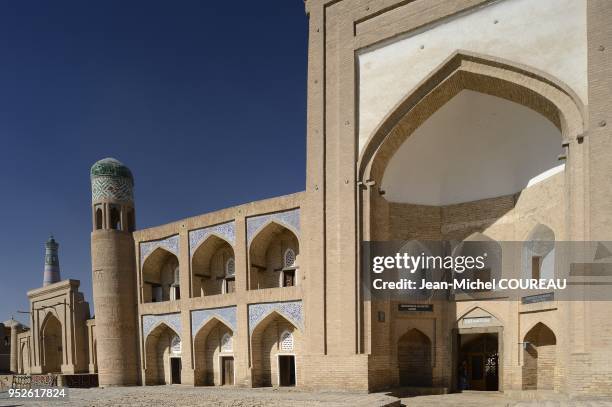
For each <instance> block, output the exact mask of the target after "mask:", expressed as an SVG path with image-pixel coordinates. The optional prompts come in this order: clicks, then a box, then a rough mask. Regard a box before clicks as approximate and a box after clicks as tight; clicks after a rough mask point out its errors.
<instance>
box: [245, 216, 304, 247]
mask: <svg viewBox="0 0 612 407" xmlns="http://www.w3.org/2000/svg"><path fill="white" fill-rule="evenodd" d="M270 221H274V222H277V223H279V224H281V225H284V226H288V227H289V229H291V230H293V231H294V232H296V233H299V232H300V208H296V209H292V210H290V211H286V212H277V213H270V214H267V215H260V216H253V217H251V218H247V241H248V242H249V243H251V240H253V238H254V237H255V235H257V233H258V232H259V231H260V229H261V228H262V227H264V226H265V225H266V224H268V222H270Z"/></svg>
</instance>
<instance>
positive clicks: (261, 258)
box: [249, 221, 300, 289]
mask: <svg viewBox="0 0 612 407" xmlns="http://www.w3.org/2000/svg"><path fill="white" fill-rule="evenodd" d="M299 253H300V244H299V240H298V237H297V235H296V234H295V233H294V232H293V231H292V230H291V229H289V228H288V227H286V226H284V225H281V224H280V223H277V222H274V221H272V222H269V223H268V224H267V225H266V226H264V227H262V228H261V229H260V230H259V232H258V233H257V235H256V236H255V237H254V238H253V240H252V241H251V244H250V245H249V269H250V273H249V274H250V276H249V277H250V281H249V283H250V284H249V287H250V289H262V288H276V287H289V286H294V285H297V284H298V281H299V275H298V270H299ZM287 260H290V262H289V263H287Z"/></svg>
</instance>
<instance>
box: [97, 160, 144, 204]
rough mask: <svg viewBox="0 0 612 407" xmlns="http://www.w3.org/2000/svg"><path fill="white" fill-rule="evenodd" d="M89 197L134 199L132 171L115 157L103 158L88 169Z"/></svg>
mask: <svg viewBox="0 0 612 407" xmlns="http://www.w3.org/2000/svg"><path fill="white" fill-rule="evenodd" d="M89 173H90V177H91V199H92V202H96V201H103V200H108V201H116V202H133V201H134V192H133V190H134V177H133V176H132V171H130V169H129V168H128V167H127V166H126V165H125V164H123V163H122V162H121V161H119V160H117V159H115V158H110V157H109V158H103V159H102V160H100V161H97V162H96V163H95V164H94V165H93V166H92V167H91V170H90V172H89Z"/></svg>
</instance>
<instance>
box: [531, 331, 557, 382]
mask: <svg viewBox="0 0 612 407" xmlns="http://www.w3.org/2000/svg"><path fill="white" fill-rule="evenodd" d="M556 361H557V337H556V336H555V334H554V332H553V331H552V329H550V328H549V327H548V326H547V325H546V324H544V323H542V322H538V323H537V324H535V325H534V326H533V327H532V328H531V329H530V330H529V331H528V332H527V333H526V334H525V337H524V339H523V366H522V374H523V382H522V387H523V390H553V389H554V388H555V369H556Z"/></svg>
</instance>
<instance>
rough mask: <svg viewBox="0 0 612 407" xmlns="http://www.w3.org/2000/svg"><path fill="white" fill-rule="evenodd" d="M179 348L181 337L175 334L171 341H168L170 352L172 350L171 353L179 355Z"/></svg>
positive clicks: (180, 346) (180, 348)
mask: <svg viewBox="0 0 612 407" xmlns="http://www.w3.org/2000/svg"><path fill="white" fill-rule="evenodd" d="M181 350H182V344H181V338H179V337H178V335H175V336H174V337H173V338H172V342H171V343H170V352H172V354H173V355H180V354H181Z"/></svg>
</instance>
